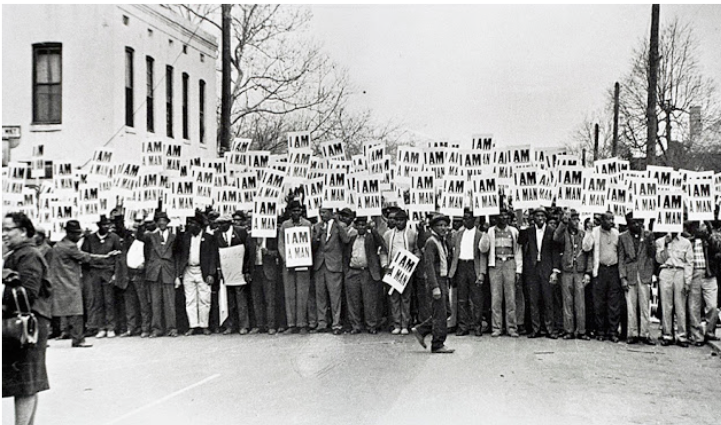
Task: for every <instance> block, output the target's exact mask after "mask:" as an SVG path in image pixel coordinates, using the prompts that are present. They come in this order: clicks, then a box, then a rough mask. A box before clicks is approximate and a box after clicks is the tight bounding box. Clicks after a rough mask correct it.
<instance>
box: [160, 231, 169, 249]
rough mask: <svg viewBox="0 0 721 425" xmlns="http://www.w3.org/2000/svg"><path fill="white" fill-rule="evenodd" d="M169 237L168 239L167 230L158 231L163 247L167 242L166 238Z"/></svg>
mask: <svg viewBox="0 0 721 425" xmlns="http://www.w3.org/2000/svg"><path fill="white" fill-rule="evenodd" d="M169 237H170V230H169V229H165V230H160V238H161V241H162V243H163V245H165V242H167V241H168V238H169Z"/></svg>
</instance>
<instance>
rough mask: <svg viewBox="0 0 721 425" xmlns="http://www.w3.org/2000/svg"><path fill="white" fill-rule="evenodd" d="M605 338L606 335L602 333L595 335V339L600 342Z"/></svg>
mask: <svg viewBox="0 0 721 425" xmlns="http://www.w3.org/2000/svg"><path fill="white" fill-rule="evenodd" d="M605 340H606V337H605V336H603V335H596V341H601V342H603V341H605Z"/></svg>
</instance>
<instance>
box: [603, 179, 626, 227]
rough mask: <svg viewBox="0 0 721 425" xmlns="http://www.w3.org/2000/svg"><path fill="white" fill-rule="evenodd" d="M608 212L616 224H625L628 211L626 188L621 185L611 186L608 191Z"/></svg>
mask: <svg viewBox="0 0 721 425" xmlns="http://www.w3.org/2000/svg"><path fill="white" fill-rule="evenodd" d="M608 211H611V212H612V213H613V217H614V221H615V222H616V224H624V223H626V212H628V211H630V208H629V203H628V188H627V187H626V186H625V185H623V184H611V186H610V187H609V191H608Z"/></svg>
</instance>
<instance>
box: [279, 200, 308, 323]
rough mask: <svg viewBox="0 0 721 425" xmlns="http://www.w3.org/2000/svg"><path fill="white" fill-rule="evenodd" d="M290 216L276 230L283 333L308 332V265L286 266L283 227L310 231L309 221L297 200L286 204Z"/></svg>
mask: <svg viewBox="0 0 721 425" xmlns="http://www.w3.org/2000/svg"><path fill="white" fill-rule="evenodd" d="M288 211H290V218H289V219H288V220H286V221H284V222H283V224H282V225H281V226H280V230H278V255H280V258H281V260H282V261H283V264H282V268H283V285H284V286H285V310H286V317H287V320H288V329H286V331H285V333H288V334H293V333H298V332H300V333H303V334H307V333H308V291H309V290H310V268H309V267H287V266H286V258H285V229H289V228H292V227H302V226H304V227H307V228H308V232H309V233H311V224H310V221H308V220H306V219H305V218H303V217H301V214H302V213H303V207H302V206H301V205H300V202H298V201H291V202H290V203H289V204H288Z"/></svg>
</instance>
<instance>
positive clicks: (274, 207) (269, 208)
mask: <svg viewBox="0 0 721 425" xmlns="http://www.w3.org/2000/svg"><path fill="white" fill-rule="evenodd" d="M277 234H278V198H258V197H256V198H255V199H254V200H253V220H252V225H251V235H252V236H253V237H254V238H275V237H276V236H277Z"/></svg>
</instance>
